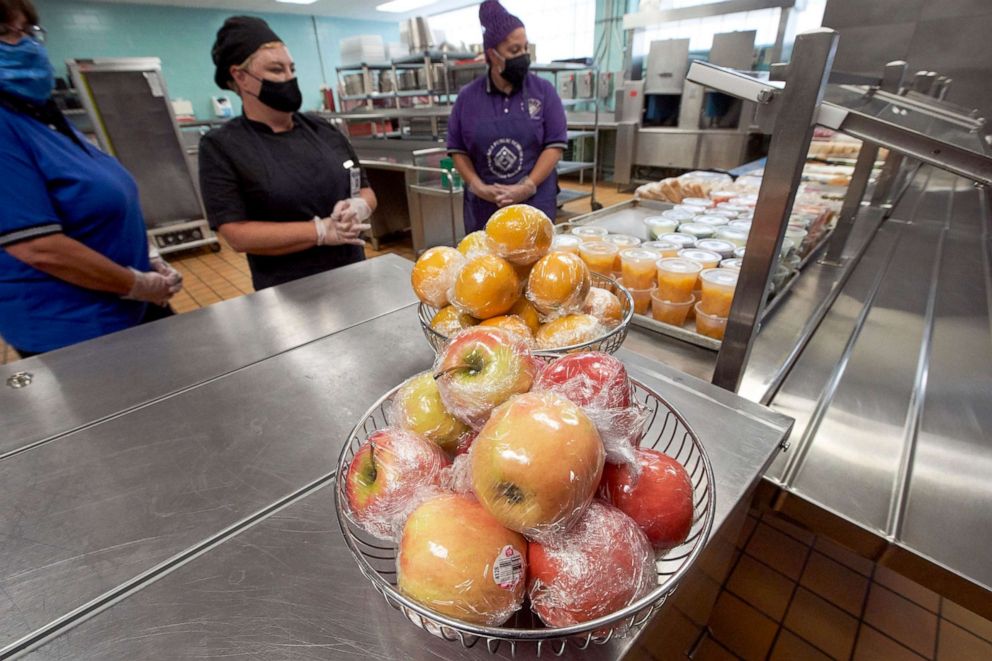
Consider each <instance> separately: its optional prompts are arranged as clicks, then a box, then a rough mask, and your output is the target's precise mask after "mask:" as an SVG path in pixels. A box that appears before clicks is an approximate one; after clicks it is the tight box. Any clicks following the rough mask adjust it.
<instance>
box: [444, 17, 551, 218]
mask: <svg viewBox="0 0 992 661" xmlns="http://www.w3.org/2000/svg"><path fill="white" fill-rule="evenodd" d="M479 20H480V22H481V23H482V28H483V46H484V47H485V50H486V62H487V63H488V64H489V70H488V71H487V72H486V75H485V76H482V77H480V78H477V79H476V80H474V81H472V82H471V83H469V84H468V85H466V86H465V88H464V89H462V91H461V92H459V93H458V98H457V99H456V100H455V105H454V107H453V108H452V109H451V117H450V119H449V120H448V152H449V153H450V154H451V156H452V159H453V160H454V162H455V168H456V169H457V170H458V173H459V174H461V175H462V179H464V180H465V184H466V188H467V189H468V190H467V191H466V192H465V231H466V233H467V232H474V231H475V230H479V229H482V228H483V227H484V226H485V224H486V221H487V220H489V216H491V215H492V214H493V213H494V212H495V211H496V210H497V209H499V208H501V207H505V206H508V205H510V204H520V203H526V204H530V205H531V206H534V207H537V208H538V209H540V210H541V211H543V212H544V213H545V214H547V215H548V217H549V218H552V219H553V218H554V217H555V214H556V211H557V197H558V174H557V172H556V171H555V166H557V165H558V161H559V160H561V155H562V151H563V150H564V149H565V148H566V147H567V146H568V127H567V122H566V119H565V110H564V108H563V106H562V103H561V98H559V96H558V92H557V91H556V90H555V88H554V85H552V84H551V83H550V82H548V81H546V80H544V79H543V78H540V77H539V76H537V75H535V74H533V73H530V72H529V68H530V56H529V55H528V54H527V33H526V31H525V30H524V24H523V22H521V20H520V19H519V18H517V17H516V16H513V15H512V14H510V13H509V12H507V11H506V9H504V8H503V6H502V5H501V4H500V3H499V2H497V1H496V0H486V2H483V3H482V4H481V5H480V6H479Z"/></svg>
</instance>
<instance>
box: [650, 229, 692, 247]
mask: <svg viewBox="0 0 992 661" xmlns="http://www.w3.org/2000/svg"><path fill="white" fill-rule="evenodd" d="M658 240H659V241H668V242H669V243H674V244H675V245H677V246H678V247H679V250H682V249H684V248H695V247H696V237H694V236H691V235H689V234H681V233H680V232H672V233H671V234H662V235H661V236H659V237H658Z"/></svg>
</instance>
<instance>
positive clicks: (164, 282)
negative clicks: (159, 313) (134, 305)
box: [122, 267, 173, 306]
mask: <svg viewBox="0 0 992 661" xmlns="http://www.w3.org/2000/svg"><path fill="white" fill-rule="evenodd" d="M129 268H130V267H129ZM131 272H132V273H134V284H132V285H131V291H129V292H128V293H127V296H122V298H125V299H128V300H131V301H145V302H147V303H154V304H155V305H162V306H164V305H166V304H167V303H168V302H169V299H170V298H172V294H173V292H172V285H170V284H169V279H168V278H167V277H166V276H164V275H162V274H161V273H155V272H154V271H139V270H138V269H134V268H132V269H131Z"/></svg>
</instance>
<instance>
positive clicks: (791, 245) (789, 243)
mask: <svg viewBox="0 0 992 661" xmlns="http://www.w3.org/2000/svg"><path fill="white" fill-rule="evenodd" d="M795 252H796V242H795V241H793V240H792V239H790V238H789V237H785V238H784V239H782V247H781V248H780V249H779V254H780V255H781V256H782V259H788V258H789V257H790V256H791V255H793V254H794V253H795Z"/></svg>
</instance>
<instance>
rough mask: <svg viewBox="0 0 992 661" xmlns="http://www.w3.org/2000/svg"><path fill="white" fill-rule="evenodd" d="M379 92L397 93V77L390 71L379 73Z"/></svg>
mask: <svg viewBox="0 0 992 661" xmlns="http://www.w3.org/2000/svg"><path fill="white" fill-rule="evenodd" d="M379 91H380V92H395V91H396V76H394V75H393V72H392V71H390V70H388V69H387V70H386V71H382V72H380V73H379Z"/></svg>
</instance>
